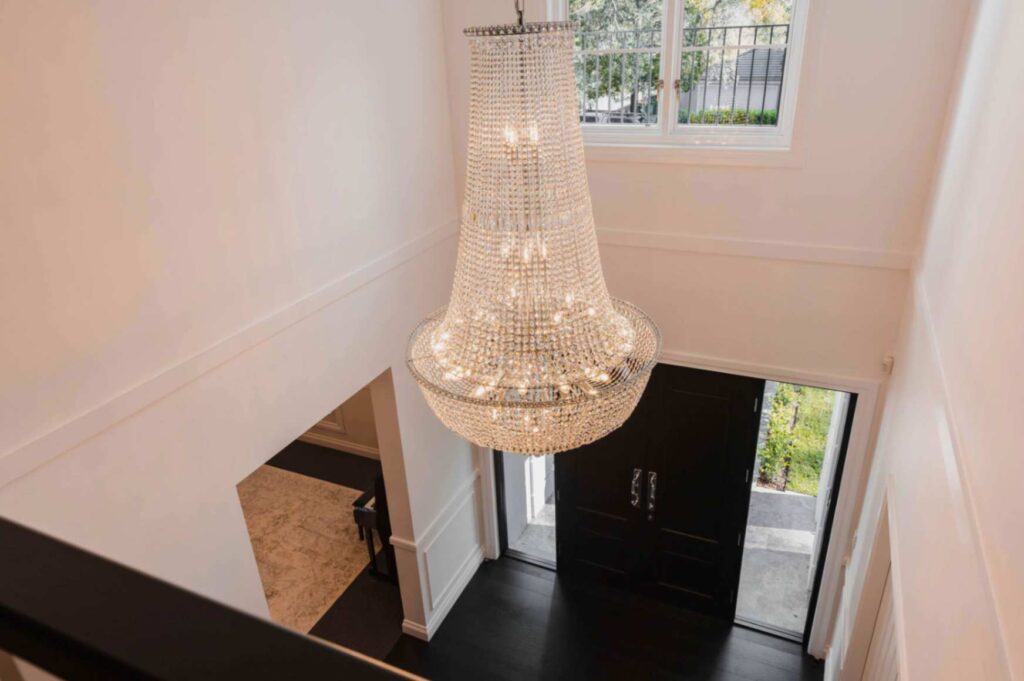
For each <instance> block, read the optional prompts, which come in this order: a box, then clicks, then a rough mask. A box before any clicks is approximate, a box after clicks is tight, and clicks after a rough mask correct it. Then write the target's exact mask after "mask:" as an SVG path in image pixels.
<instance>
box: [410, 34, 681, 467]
mask: <svg viewBox="0 0 1024 681" xmlns="http://www.w3.org/2000/svg"><path fill="white" fill-rule="evenodd" d="M466 35H467V36H468V38H469V46H470V56H471V59H470V107H469V111H470V116H469V144H468V145H467V163H466V165H467V168H466V191H465V199H464V202H463V207H462V221H461V229H460V233H459V252H458V259H457V262H456V267H455V281H454V283H453V285H452V294H451V299H450V301H449V303H448V305H447V307H445V308H443V309H441V310H438V311H437V312H435V313H434V314H433V315H431V316H430V317H428V318H427V319H425V320H424V321H423V322H421V323H420V324H419V326H417V327H416V330H415V331H414V332H413V334H412V338H411V339H410V342H409V356H408V365H409V369H410V371H411V372H412V375H413V377H414V378H415V379H416V381H417V382H418V383H419V385H420V387H421V389H422V391H423V394H424V396H425V397H426V399H427V402H428V404H429V405H430V407H431V409H433V411H434V413H435V414H437V416H438V418H440V419H441V421H442V422H443V423H444V424H445V425H446V426H447V427H448V428H450V429H451V430H453V431H455V432H456V433H458V434H460V435H462V436H463V437H465V438H466V439H468V440H470V441H471V442H474V443H476V444H479V445H482V446H485V447H493V448H494V449H500V450H502V451H507V452H518V453H522V454H550V453H554V452H560V451H565V450H569V449H575V448H576V447H580V446H582V445H585V444H587V443H590V442H593V441H594V440H596V439H598V438H600V437H602V436H604V435H606V434H607V433H609V432H611V431H612V430H614V429H615V428H618V427H619V426H620V425H622V423H623V422H625V420H626V419H627V418H628V417H629V415H630V413H632V411H633V409H634V408H635V407H636V404H637V401H638V400H639V399H640V395H641V394H642V393H643V390H644V387H645V386H646V385H647V380H648V378H649V377H650V375H651V369H652V368H653V367H654V364H655V362H656V360H657V355H658V352H659V350H660V344H661V336H660V334H659V332H658V329H657V327H656V326H655V325H654V322H653V321H652V320H651V319H650V318H649V317H648V316H647V315H646V314H644V313H643V312H642V311H641V310H640V309H639V308H637V307H635V306H634V305H632V304H630V303H627V302H624V301H621V300H615V299H613V298H611V297H610V296H609V294H608V289H607V287H606V286H605V281H604V275H603V273H602V272H601V262H600V258H599V256H598V250H597V234H596V232H595V229H594V217H593V213H592V210H591V205H590V190H589V188H588V186H587V175H586V166H585V163H584V157H583V139H582V136H581V132H580V125H579V113H578V109H577V101H576V85H575V75H574V72H573V63H572V49H573V30H572V25H571V24H568V23H537V24H525V25H524V24H519V25H509V26H491V27H484V28H474V29H468V30H467V31H466Z"/></svg>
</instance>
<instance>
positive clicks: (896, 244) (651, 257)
mask: <svg viewBox="0 0 1024 681" xmlns="http://www.w3.org/2000/svg"><path fill="white" fill-rule="evenodd" d="M443 4H444V11H445V33H446V48H447V52H448V73H449V84H450V95H451V99H452V103H451V109H452V120H453V122H454V124H455V125H454V131H455V134H454V142H455V145H456V167H457V172H458V174H459V175H458V176H459V177H460V178H461V175H462V172H463V168H464V158H465V154H464V147H465V139H464V138H465V126H466V102H467V96H468V49H467V47H466V40H465V38H464V37H463V36H462V29H463V28H465V27H466V26H471V25H478V24H491V23H507V22H509V21H511V20H512V19H513V16H512V12H511V10H510V7H511V4H510V3H506V2H504V1H503V0H485V1H483V2H481V1H480V0H475V1H472V2H471V1H470V0H444V3H443ZM546 5H547V3H546V2H544V1H542V0H531V2H529V3H528V4H527V18H528V19H530V18H532V19H533V20H538V19H542V18H543V17H544V15H545V11H546V10H545V6H546ZM968 5H969V1H968V0H943V1H942V2H940V3H936V2H934V1H932V0H907V1H906V2H901V3H896V4H893V3H890V2H886V1H885V0H867V1H866V2H856V3H855V2H841V1H839V0H813V1H812V5H811V7H810V17H809V25H808V31H807V45H806V51H805V58H804V60H803V67H804V68H803V73H802V74H801V84H800V95H799V101H798V103H797V117H796V126H795V130H794V137H793V140H794V141H793V151H792V152H791V153H789V154H785V155H784V159H783V160H782V161H781V162H779V161H778V160H765V155H764V154H762V155H761V156H760V157H758V156H756V155H754V156H753V157H752V156H750V155H747V156H742V155H740V156H737V155H736V154H726V155H725V156H724V157H722V158H726V159H727V161H726V164H725V165H722V164H720V163H718V162H715V160H714V158H713V154H711V153H710V152H707V153H704V154H702V155H700V156H691V157H688V159H689V162H683V163H661V162H639V161H641V160H642V157H641V156H640V155H638V154H637V153H635V152H633V153H631V154H630V155H628V156H627V157H623V158H617V159H611V158H609V157H608V155H607V153H598V152H596V151H595V150H594V149H590V150H588V158H590V161H589V162H588V173H589V178H590V187H591V195H592V198H593V205H594V214H595V219H596V222H597V227H598V232H599V236H600V240H601V253H602V260H603V263H604V267H605V272H606V275H607V278H608V283H609V286H610V288H611V291H612V293H613V295H617V296H620V297H623V298H627V299H630V300H633V301H634V302H637V303H638V304H640V305H641V306H643V307H644V308H645V309H647V310H648V311H649V312H651V313H652V314H653V316H654V318H655V320H656V321H657V322H658V324H659V325H660V326H661V328H662V331H663V333H664V335H665V347H666V349H668V350H670V351H673V352H676V353H681V354H690V355H701V356H706V357H711V358H714V359H721V360H724V361H732V362H737V361H740V362H747V363H754V364H760V365H765V366H779V367H789V368H793V369H798V370H801V371H811V372H817V373H825V374H830V375H837V376H849V377H856V378H860V379H868V380H874V381H880V380H882V379H883V378H884V375H883V373H882V370H881V360H882V357H883V356H884V355H885V354H886V352H888V351H889V350H891V348H892V345H893V343H894V341H895V337H896V332H897V326H898V320H899V316H900V310H901V306H902V301H903V299H904V296H905V293H906V286H907V282H908V277H907V273H906V271H907V269H908V268H909V265H910V261H911V256H910V254H911V252H912V251H913V249H914V248H915V246H916V243H917V240H918V236H919V231H920V224H921V222H922V220H923V216H924V211H925V207H926V199H927V190H928V187H929V184H930V181H931V179H932V177H933V169H934V163H935V159H936V157H937V153H938V146H939V142H940V135H941V130H942V123H943V113H944V111H945V107H946V102H947V101H948V97H949V93H950V86H951V71H952V69H954V68H955V66H956V58H957V49H956V46H957V45H958V44H959V41H960V38H961V33H962V24H963V21H964V19H965V16H966V12H967V8H968ZM879 17H885V20H884V21H878V19H879ZM925 19H926V20H925ZM922 22H923V23H922ZM908 35H913V36H914V40H912V41H911V40H907V39H906V36H908ZM865 36H870V44H868V45H865V42H864V40H865V38H864V37H865ZM894 65H898V68H896V72H897V73H898V74H901V76H900V77H899V78H884V79H878V78H877V77H876V76H877V74H878V73H892V72H893V66H894ZM862 91H871V92H873V93H874V95H873V97H876V98H877V99H880V100H885V101H887V102H888V105H887V107H886V109H885V110H884V111H883V110H878V109H876V108H873V107H870V106H868V105H867V104H865V99H866V98H864V97H861V96H860V95H859V94H856V93H858V92H862ZM922 112H930V113H927V114H926V115H922ZM767 156H769V157H772V158H774V157H776V156H778V154H774V155H773V154H767ZM652 158H653V157H652ZM709 158H710V159H711V161H710V162H709V161H708V159H709Z"/></svg>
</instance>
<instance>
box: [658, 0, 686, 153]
mask: <svg viewBox="0 0 1024 681" xmlns="http://www.w3.org/2000/svg"><path fill="white" fill-rule="evenodd" d="M680 4H681V3H680V2H679V0H665V2H664V10H663V11H664V14H663V15H662V38H661V72H662V74H663V75H662V77H663V78H664V81H665V86H664V88H662V91H661V96H662V97H663V99H664V102H665V106H663V107H660V110H661V116H660V119H659V120H658V123H659V125H660V126H661V135H662V137H663V138H665V139H667V138H668V136H669V135H670V134H671V133H672V127H673V126H672V122H673V121H675V120H676V118H677V117H678V115H679V113H678V110H679V97H678V93H677V92H676V89H675V82H676V79H677V78H679V54H678V49H679V48H678V45H677V43H678V40H677V36H678V33H679V32H678V30H677V24H678V21H679V19H678V17H677V16H676V15H677V13H679V12H681V11H682V7H681V6H680Z"/></svg>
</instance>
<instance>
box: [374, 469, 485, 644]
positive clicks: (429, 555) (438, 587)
mask: <svg viewBox="0 0 1024 681" xmlns="http://www.w3.org/2000/svg"><path fill="white" fill-rule="evenodd" d="M480 485H481V476H480V472H479V471H475V472H474V474H473V476H472V478H470V479H469V480H467V481H466V483H464V484H463V485H462V486H461V487H460V488H459V490H458V491H456V493H455V494H454V495H453V496H452V499H451V501H449V502H448V504H447V505H446V506H445V508H444V509H443V510H442V511H441V513H440V514H438V516H437V517H436V518H435V519H434V520H433V522H431V523H430V525H429V526H428V527H427V529H426V530H425V531H424V532H423V536H422V537H421V538H420V539H417V540H415V541H413V540H409V539H406V538H402V537H397V536H392V537H391V543H392V544H393V545H394V546H395V548H397V549H400V550H403V551H407V552H412V553H415V554H416V559H417V562H418V563H419V564H420V566H421V570H420V574H421V575H422V578H423V582H424V583H423V589H424V596H425V599H424V600H425V604H424V605H425V606H426V607H425V611H426V616H425V620H426V621H425V622H416V621H414V620H411V619H409V618H406V619H405V620H404V621H403V622H402V630H403V631H404V632H405V633H407V634H409V635H410V636H415V637H417V638H420V639H423V640H430V637H431V636H433V635H434V633H435V632H436V631H437V629H438V627H440V626H441V622H442V621H444V618H445V617H446V616H447V615H448V612H449V611H450V610H451V608H452V606H453V605H455V601H457V600H458V598H459V596H460V595H461V594H462V591H463V589H465V588H466V585H467V584H469V580H470V579H472V578H473V575H474V574H476V570H477V568H478V567H480V564H481V563H483V560H484V548H483V531H482V524H481V516H480V514H481V503H482V496H481V488H480Z"/></svg>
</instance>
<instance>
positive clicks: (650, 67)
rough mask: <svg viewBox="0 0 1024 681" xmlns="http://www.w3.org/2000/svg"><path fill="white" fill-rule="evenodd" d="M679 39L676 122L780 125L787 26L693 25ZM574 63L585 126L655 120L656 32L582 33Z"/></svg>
mask: <svg viewBox="0 0 1024 681" xmlns="http://www.w3.org/2000/svg"><path fill="white" fill-rule="evenodd" d="M682 34H683V35H682V45H681V46H680V47H679V50H678V54H679V59H680V63H679V78H678V79H677V80H676V81H675V82H674V83H672V87H671V91H672V92H673V95H674V96H675V97H676V98H677V99H676V103H677V105H678V106H677V110H678V115H677V121H676V122H677V123H678V124H679V125H684V126H689V125H757V126H774V125H776V124H777V123H778V115H779V108H780V105H781V102H782V86H783V82H784V78H785V71H786V58H787V52H788V48H789V35H790V26H789V24H751V25H742V26H695V27H689V28H684V29H683V31H682ZM575 58H576V82H577V93H578V96H579V101H580V121H581V122H582V123H584V124H588V123H589V124H593V123H598V124H601V123H604V124H607V123H618V124H630V125H654V124H657V123H658V120H659V119H658V116H659V110H660V109H661V108H663V107H661V106H659V104H660V102H661V101H663V100H662V99H661V98H660V95H661V93H662V92H664V90H665V88H664V87H663V85H664V84H663V83H661V82H660V81H659V74H660V71H661V58H662V54H661V29H643V30H635V31H602V32H583V33H579V34H578V35H577V38H576V52H575Z"/></svg>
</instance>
